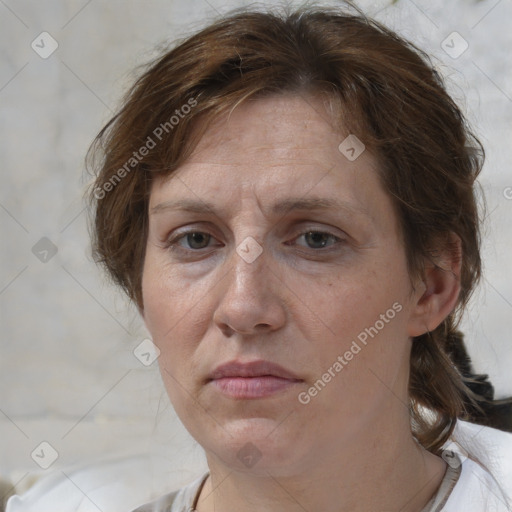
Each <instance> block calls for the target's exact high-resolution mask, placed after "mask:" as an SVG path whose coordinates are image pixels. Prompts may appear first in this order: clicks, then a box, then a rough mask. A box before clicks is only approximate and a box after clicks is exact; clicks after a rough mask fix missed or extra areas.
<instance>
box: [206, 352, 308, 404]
mask: <svg viewBox="0 0 512 512" xmlns="http://www.w3.org/2000/svg"><path fill="white" fill-rule="evenodd" d="M208 382H210V383H212V384H213V385H214V386H215V387H216V388H217V390H219V391H220V392H222V393H223V394H225V395H227V396H229V397H231V398H235V399H255V398H265V397H269V396H272V395H274V394H276V393H278V392H281V391H284V390H286V389H288V388H290V387H292V386H294V385H295V384H297V383H299V382H303V379H300V378H299V377H298V376H297V375H296V374H294V373H293V372H291V371H290V370H287V369H286V368H283V367H282V366H280V365H278V364H276V363H272V362H270V361H263V360H258V361H250V362H246V363H242V362H240V361H230V362H228V363H225V364H221V365H220V366H218V367H217V368H216V369H215V370H214V371H213V372H212V373H211V374H210V376H209V378H208Z"/></svg>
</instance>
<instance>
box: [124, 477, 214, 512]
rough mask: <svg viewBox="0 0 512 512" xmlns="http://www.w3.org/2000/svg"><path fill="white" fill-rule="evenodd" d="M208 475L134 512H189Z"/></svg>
mask: <svg viewBox="0 0 512 512" xmlns="http://www.w3.org/2000/svg"><path fill="white" fill-rule="evenodd" d="M208 475H209V473H206V474H204V475H202V476H201V477H199V478H197V479H196V480H194V481H193V482H192V483H190V484H189V485H187V486H185V487H182V488H181V489H178V490H177V491H174V492H171V493H169V494H165V495H164V496H161V497H160V498H158V499H157V500H155V501H152V502H151V503H146V504H145V505H141V506H140V507H138V508H136V509H135V510H134V511H133V512H189V511H190V510H192V509H193V506H194V502H195V501H196V497H197V496H198V495H199V492H200V491H201V488H202V486H203V484H204V482H205V481H206V479H207V478H208Z"/></svg>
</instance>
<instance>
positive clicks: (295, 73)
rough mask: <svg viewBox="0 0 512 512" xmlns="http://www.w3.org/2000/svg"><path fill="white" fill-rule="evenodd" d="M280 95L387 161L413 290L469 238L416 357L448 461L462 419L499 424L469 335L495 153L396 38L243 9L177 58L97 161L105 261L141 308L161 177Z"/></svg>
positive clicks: (299, 13) (362, 22)
mask: <svg viewBox="0 0 512 512" xmlns="http://www.w3.org/2000/svg"><path fill="white" fill-rule="evenodd" d="M281 93H292V94H305V95H306V94H311V93H314V94H323V95H325V97H328V98H330V99H331V100H334V104H335V103H336V102H337V103H338V104H339V105H341V106H342V108H343V112H344V118H343V128H344V129H345V131H346V132H347V133H354V134H356V136H357V137H358V138H359V139H361V140H362V141H363V142H364V144H365V145H366V147H367V149H369V150H370V151H372V152H373V153H374V154H375V155H376V156H377V158H378V161H379V163H380V169H379V171H380V177H381V179H382V183H383V186H384V187H385V189H386V190H387V192H388V193H389V194H390V196H391V198H392V200H393V202H394V205H395V208H396V212H397V216H398V218H399V221H400V224H401V228H402V231H403V239H404V245H405V251H406V255H407V261H408V266H409V273H410V275H411V279H412V278H413V277H418V276H421V275H422V271H423V265H424V262H425V259H430V260H435V250H436V248H437V249H439V247H440V244H443V245H444V247H442V248H443V249H445V248H446V247H448V241H447V240H448V238H447V236H448V234H450V233H455V234H456V235H457V236H458V237H459V238H460V240H461V243H462V269H461V274H460V284H461V293H460V297H459V301H458V306H457V308H456V310H455V311H454V312H452V313H451V314H450V315H449V316H448V317H447V318H446V319H445V320H444V322H443V323H442V324H441V325H440V326H439V327H438V328H437V329H435V330H434V331H433V332H429V333H426V334H424V335H422V336H418V337H417V338H415V339H414V342H413V346H412V353H411V373H410V385H409V394H410V409H411V416H412V426H413V431H414V433H415V436H416V437H417V439H418V440H419V442H420V443H421V444H422V445H423V446H424V447H425V448H427V449H429V450H431V451H432V452H437V451H438V450H439V449H440V447H441V446H442V445H443V444H444V443H445V442H446V440H447V439H448V437H449V435H450V434H451V433H452V431H453V428H454V426H455V422H456V419H457V418H458V417H459V418H465V419H472V420H475V421H480V422H482V423H486V422H487V424H489V423H491V421H490V420H489V418H490V414H487V413H486V411H485V410H483V408H482V407H481V406H479V405H478V403H477V400H483V399H482V397H479V396H478V395H477V394H475V393H476V392H477V391H481V389H480V388H478V387H475V383H476V384H477V385H478V383H480V385H484V386H485V385H487V387H485V391H486V393H484V394H486V397H487V398H488V399H489V400H488V403H489V404H490V403H491V401H492V388H489V386H490V384H488V383H486V382H485V377H486V376H483V378H482V376H474V375H473V373H472V372H473V370H472V368H471V366H470V364H469V362H468V361H467V360H465V359H464V357H466V356H467V354H466V353H465V348H464V343H463V339H462V335H461V333H460V332H459V331H458V330H457V325H458V322H459V319H460V314H461V313H462V312H463V311H464V309H465V306H466V304H467V302H468V299H469V297H470V295H471V292H472V290H473V288H474V286H475V285H476V283H477V282H478V280H479V278H480V273H481V261H480V236H479V218H478V209H477V200H476V197H475V191H474V183H475V179H476V178H477V176H478V174H479V172H480V169H481V166H482V163H483V156H484V155H483V149H482V147H481V144H480V143H479V141H478V140H477V139H476V138H475V137H474V135H473V134H472V133H471V131H470V130H469V128H468V126H467V124H466V122H465V119H464V117H463V115H462V113H461V111H460V110H459V108H458V107H457V106H456V104H455V103H454V101H453V100H452V99H451V98H450V96H449V95H448V94H447V92H446V90H445V87H444V85H443V81H442V79H441V77H440V76H439V74H438V73H437V72H436V71H435V69H433V66H432V65H431V63H430V61H429V59H428V57H427V56H426V55H425V54H424V53H423V52H422V51H420V50H419V49H417V48H416V47H414V46H413V45H412V44H411V43H409V42H407V41H405V40H403V39H402V38H400V37H399V36H398V35H397V34H395V33H394V32H392V31H390V30H389V29H387V28H385V27H384V26H382V25H380V24H378V23H377V22H375V21H372V20H369V19H367V18H366V17H365V16H364V15H362V14H361V13H356V14H347V13H343V12H340V10H338V9H325V8H311V7H310V8H301V9H298V10H295V11H292V12H289V11H287V10H286V11H285V12H283V13H282V14H281V13H278V12H276V11H273V12H258V11H245V10H242V11H238V12H235V13H232V14H231V15H229V16H228V17H225V18H223V19H221V20H219V21H216V22H215V23H213V24H211V25H210V26H208V27H207V28H205V29H203V30H202V31H200V32H199V33H197V34H195V35H193V36H192V37H190V38H188V39H186V40H184V41H182V42H181V43H180V44H178V45H177V46H175V47H174V48H173V49H171V50H168V51H166V52H165V53H164V54H163V56H161V57H160V58H158V59H157V60H156V61H154V62H153V63H151V64H150V66H149V67H148V69H147V70H146V71H145V72H144V74H142V75H141V76H140V78H139V79H138V80H137V81H136V82H135V84H134V85H133V87H132V88H131V89H130V91H129V92H128V94H127V96H126V98H125V100H124V102H123V106H122V108H121V109H120V110H119V112H118V113H117V115H115V117H114V118H113V119H111V120H110V122H108V124H107V125H106V126H105V127H104V128H103V129H102V130H101V132H100V133H99V135H98V136H97V138H96V140H95V143H94V144H93V145H92V147H91V150H90V154H89V156H92V157H94V156H100V158H101V160H100V161H99V162H98V161H96V163H95V162H94V161H93V162H92V166H93V167H98V168H99V171H98V173H97V177H96V180H95V183H94V185H93V187H94V188H93V189H92V190H91V192H90V200H91V202H92V204H93V207H94V218H93V221H92V238H93V251H94V255H95V257H96V259H97V261H99V262H101V263H103V264H104V265H105V267H106V269H107V270H108V272H109V273H110V275H111V276H112V278H113V279H114V281H115V282H116V283H118V284H119V285H121V286H122V287H123V288H124V290H125V291H126V292H127V293H128V295H129V297H130V298H131V299H132V300H134V301H135V302H136V304H137V305H138V306H139V308H141V309H142V308H143V303H142V294H141V280H142V268H143V262H144V251H145V244H146V238H147V215H148V212H147V210H148V199H149V185H150V182H151V180H152V177H153V176H154V175H155V174H164V175H168V174H170V173H172V172H173V170H175V169H176V168H177V167H178V166H179V165H180V164H181V163H182V162H183V161H184V160H185V159H186V158H187V156H188V155H190V153H191V151H192V150H193V148H194V146H195V144H196V143H197V141H198V140H199V138H200V136H201V134H202V133H204V131H205V130H206V129H207V126H208V124H209V123H210V122H211V121H212V120H213V119H216V118H217V117H218V116H219V115H221V114H222V113H225V112H227V111H229V109H231V108H233V107H234V106H236V105H237V104H239V103H240V102H242V101H245V100H246V99H248V98H258V97H262V96H269V95H272V94H281ZM193 128H194V131H192V129H193ZM198 128H199V129H198ZM144 148H145V149H144ZM464 363H465V366H464ZM489 393H490V394H489ZM423 408H427V409H428V410H430V411H431V412H433V413H434V414H427V415H425V413H424V412H422V409H423ZM509 428H510V425H509Z"/></svg>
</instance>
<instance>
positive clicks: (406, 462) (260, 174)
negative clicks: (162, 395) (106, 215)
mask: <svg viewBox="0 0 512 512" xmlns="http://www.w3.org/2000/svg"><path fill="white" fill-rule="evenodd" d="M329 119H330V118H329V115H328V113H327V111H326V110H325V108H324V106H323V104H322V103H321V102H320V101H319V100H318V99H315V98H313V97H307V98H301V97H300V96H292V95H288V96H279V97H277V96H276V97H271V98H267V99H259V100H256V101H252V102H245V103H242V104H241V105H239V106H238V107H237V108H236V109H235V110H234V111H233V112H232V113H231V115H230V116H225V117H223V118H220V119H218V120H217V121H216V122H215V123H214V124H213V125H212V126H210V128H209V129H208V130H207V132H206V133H205V135H204V136H203V138H202V139H201V141H200V142H199V145H198V146H197V147H196V149H195V151H194V153H193V154H192V156H191V157H190V158H189V159H188V160H187V161H186V162H185V163H184V164H183V165H182V166H181V167H180V168H179V169H178V170H177V171H176V172H175V173H174V174H173V175H172V176H171V177H168V178H161V177H159V178H157V179H156V180H155V181H154V182H153V185H152V189H151V196H150V205H149V234H148V239H147V252H146V259H145V264H144V270H143V283H142V286H143V303H144V309H143V316H144V320H145V323H146V325H147V328H148V330H149V332H150V333H151V335H152V337H153V341H154V343H155V344H156V345H157V346H158V347H159V349H160V351H161V355H160V357H159V364H160V370H161V373H162V377H163V381H164V383H165V386H166V389H167V392H168V395H169V397H170V399H171V402H172V404H173V406H174V408H175V410H176V412H177V414H178V415H179V417H180V419H181V420H182V422H183V423H184V425H185V427H186V428H187V429H188V430H189V432H190V433H191V434H192V436H193V437H194V438H195V439H196V440H197V441H198V442H199V443H200V444H201V445H202V447H203V448H204V449H205V451H206V456H207V461H208V466H209V468H210V475H211V476H210V478H209V479H208V480H207V482H206V484H205V486H204V488H203V490H202V492H201V496H200V500H199V504H198V506H197V510H198V511H199V512H208V511H213V510H217V511H219V510H222V511H223V512H230V511H266V512H268V511H280V512H282V511H285V512H288V511H290V512H291V511H293V512H295V511H304V510H323V511H326V512H339V511H340V510H350V511H368V510H379V511H403V512H408V511H410V512H412V511H420V510H421V509H422V507H423V506H424V505H425V504H426V503H427V502H428V500H429V499H430V497H431V496H432V495H433V494H434V493H435V491H436V490H437V488H438V486H439V484H440V482H441V480H442V477H443V475H444V472H445V469H446V465H445V463H444V461H443V460H442V459H441V458H439V457H437V456H434V455H433V454H431V453H429V452H427V451H426V450H424V449H423V448H421V447H420V446H419V445H418V444H417V443H416V442H415V440H414V439H413V436H412V434H411V428H410V420H409V412H408V408H407V403H408V394H407V384H408V377H409V357H410V350H411V337H413V336H417V335H419V334H422V333H424V332H425V331H426V330H427V329H431V330H432V329H434V328H435V327H436V326H437V325H439V323H440V322H441V321H442V320H443V319H444V318H445V317H446V316H447V315H448V314H449V312H450V311H451V310H452V309H453V308H454V306H455V303H456V300H457V297H458V294H459V291H460V289H459V285H458V282H457V279H456V276H457V275H458V273H459V271H460V269H459V268H458V267H457V264H456V261H452V260H451V259H450V257H449V255H447V254H442V258H443V264H444V265H446V266H445V268H446V267H448V268H450V269H451V272H443V271H440V270H439V269H438V268H436V267H434V266H432V265H430V266H427V270H426V273H425V277H424V279H423V280H421V281H418V282H417V283H415V286H414V288H413V286H412V284H411V279H410V277H409V275H408V272H407V265H406V258H405V250H404V247H403V244H402V238H401V233H400V230H399V226H398V222H397V218H396V215H395V213H394V210H393V207H392V203H391V200H390V198H389V197H388V195H387V194H386V192H385V191H384V190H383V188H382V186H381V184H380V182H379V180H378V176H377V170H376V169H377V166H378V162H377V160H376V159H375V158H374V157H373V156H372V155H371V154H370V152H369V151H368V150H366V151H364V152H363V153H362V154H361V155H360V156H359V157H358V158H357V159H356V160H354V161H349V160H348V159H347V158H346V157H345V156H344V155H343V154H342V153H341V152H340V151H339V150H338V146H339V144H340V143H341V142H342V141H343V140H344V138H345V137H346V135H347V134H340V133H338V132H337V131H336V130H335V129H334V128H333V126H332V124H331V123H330V122H329ZM313 197H315V198H324V199H330V200H334V201H343V202H344V203H345V205H346V206H344V207H341V206H339V205H335V206H329V207H327V208H325V209H315V210H302V209H300V210H299V209H296V208H294V209H291V210H290V209H288V210H285V211H280V212H279V213H273V211H272V206H273V205H274V204H276V203H280V202H282V201H285V200H289V199H290V198H301V199H304V198H313ZM182 199H188V200H191V201H194V202H197V203H199V204H203V205H204V203H205V202H207V203H211V205H210V206H211V209H208V210H207V211H206V212H191V211H187V210H184V209H183V208H172V207H171V206H170V204H169V202H172V201H176V200H182ZM158 205H160V206H158ZM184 230H189V231H193V232H196V233H197V232H199V233H206V235H195V236H196V237H199V238H191V237H190V236H189V237H186V236H184V234H183V233H184ZM308 231H309V232H310V231H315V232H321V233H326V235H318V234H317V235H315V237H311V236H310V235H305V234H304V233H305V232H306V233H307V232H308ZM208 235H209V238H208ZM249 236H250V237H252V238H253V239H254V240H256V241H257V242H258V244H259V245H260V246H261V248H262V253H261V254H260V255H259V256H258V257H257V258H256V259H255V260H254V261H253V262H251V263H248V262H247V261H245V260H244V259H243V258H242V257H241V256H240V255H239V254H238V253H237V251H236V249H237V247H247V246H244V245H243V243H246V238H247V237H249ZM197 240H199V241H200V242H201V243H200V244H199V245H198V244H197ZM319 240H320V241H322V243H324V242H325V244H326V246H325V247H321V245H322V244H321V243H320V244H319V243H318V241H319ZM169 241H170V242H169ZM244 241H245V242H244ZM241 244H242V245H241ZM396 303H398V304H399V305H400V306H401V310H400V312H398V313H396V315H395V316H394V318H393V319H391V320H389V321H388V322H386V323H385V326H384V327H383V328H382V329H380V330H379V332H378V334H377V335H376V336H374V337H373V338H369V339H368V342H367V345H366V346H363V345H362V349H361V350H360V351H359V352H358V353H357V354H356V355H354V357H353V358H352V359H351V360H350V361H348V362H347V364H346V365H344V366H343V369H342V371H340V372H338V373H336V374H335V377H333V378H332V379H331V380H330V382H328V384H326V385H325V387H324V388H323V389H322V390H321V391H320V392H318V393H317V394H316V396H314V397H312V398H311V400H310V402H309V403H307V404H303V403H301V402H300V401H299V400H298V395H299V393H301V392H307V391H308V389H309V388H311V386H313V385H314V383H315V382H316V381H317V380H318V379H319V378H321V377H322V375H323V374H325V373H326V372H327V370H328V369H329V368H332V367H333V363H334V362H335V361H336V360H337V358H338V356H340V355H342V356H343V354H344V353H345V352H346V351H347V350H349V349H350V346H351V344H352V342H353V341H354V340H356V339H357V336H358V334H360V333H361V332H362V331H364V329H365V328H368V327H370V326H375V324H376V321H377V320H379V318H381V317H380V315H382V314H386V311H387V310H389V309H390V308H392V305H393V304H396ZM360 345H361V344H360ZM234 359H237V360H239V361H252V360H255V359H264V360H270V361H273V362H275V363H278V364H280V365H281V366H283V367H285V368H287V369H288V370H290V371H292V372H294V373H295V374H296V375H298V376H299V378H300V379H302V380H301V381H300V382H296V383H295V384H293V385H291V386H289V387H288V388H286V389H284V390H282V391H280V392H278V393H276V394H274V395H272V396H270V397H265V398H261V399H250V400H249V399H234V398H232V397H228V396H226V395H224V394H222V393H221V392H220V391H219V390H218V389H217V388H216V387H215V386H213V385H212V384H211V382H208V380H207V379H208V376H209V374H210V372H211V371H212V370H213V369H214V368H216V367H217V366H218V365H219V364H221V363H225V362H227V361H231V360H234ZM247 443H251V444H250V445H247ZM244 446H245V447H246V448H245V449H246V450H247V446H250V447H251V448H250V449H251V450H252V451H253V453H258V454H259V456H260V458H259V460H258V461H257V462H256V463H255V464H254V465H252V466H251V467H248V466H247V464H244V463H243V461H241V460H240V458H239V457H237V454H238V453H239V450H241V449H242V448H243V447H244Z"/></svg>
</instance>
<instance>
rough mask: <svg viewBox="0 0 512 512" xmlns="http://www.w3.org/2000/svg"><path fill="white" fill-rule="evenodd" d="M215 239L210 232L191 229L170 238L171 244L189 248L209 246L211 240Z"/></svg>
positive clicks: (198, 248)
mask: <svg viewBox="0 0 512 512" xmlns="http://www.w3.org/2000/svg"><path fill="white" fill-rule="evenodd" d="M213 240H215V239H214V238H213V237H212V236H211V235H210V234H209V233H204V232H202V231H190V232H188V233H182V234H181V235H178V236H176V237H175V238H173V239H171V240H169V246H170V247H177V248H183V249H188V250H200V249H206V248H207V247H209V246H210V242H211V241H213Z"/></svg>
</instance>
